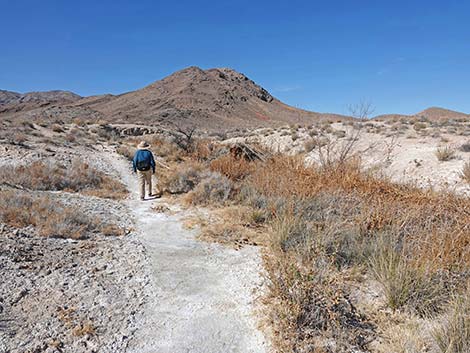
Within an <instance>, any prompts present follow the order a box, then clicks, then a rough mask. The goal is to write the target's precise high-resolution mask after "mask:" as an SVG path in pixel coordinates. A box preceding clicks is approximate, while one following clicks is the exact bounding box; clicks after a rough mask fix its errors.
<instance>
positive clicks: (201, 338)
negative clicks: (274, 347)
mask: <svg viewBox="0 0 470 353" xmlns="http://www.w3.org/2000/svg"><path fill="white" fill-rule="evenodd" d="M109 159H110V162H111V163H112V164H113V165H114V166H115V168H116V169H117V170H118V172H119V173H120V174H121V177H122V179H123V181H124V182H125V184H126V185H127V186H128V188H129V190H131V192H132V197H131V198H130V200H129V201H128V205H129V207H130V209H131V210H132V212H133V216H134V217H135V220H136V224H137V228H138V229H137V231H138V234H139V237H140V240H141V242H142V243H143V245H144V247H145V248H146V249H147V252H148V257H149V262H150V272H151V278H152V282H153V283H152V285H151V286H150V288H149V301H148V304H147V305H146V310H145V313H144V320H143V324H142V327H141V328H140V329H138V330H137V334H136V337H135V339H134V340H133V341H132V342H131V344H130V346H129V349H128V351H129V352H133V353H144V352H148V353H179V352H181V353H182V352H191V353H197V352H201V353H203V352H204V353H211V352H214V353H222V352H240V353H261V352H266V351H267V350H268V349H267V343H266V342H265V339H264V336H263V334H262V333H261V332H260V331H259V330H258V329H257V323H256V319H255V318H254V316H253V300H254V298H256V297H257V296H259V295H260V290H261V289H260V288H261V278H260V275H259V273H260V271H261V264H260V257H259V254H258V250H257V249H256V248H254V247H246V248H244V249H242V250H239V251H236V250H233V249H228V248H225V247H222V246H219V245H216V244H208V243H204V242H200V241H197V240H196V239H195V234H194V232H193V231H190V230H186V229H184V228H183V227H182V222H181V217H182V216H183V215H184V212H179V213H178V214H176V215H165V214H159V213H156V212H155V211H152V210H151V206H152V205H154V204H156V203H159V202H162V201H160V200H154V201H144V202H142V201H140V200H138V198H139V197H138V195H137V180H136V177H135V176H134V175H133V174H132V173H130V169H129V165H128V163H127V162H126V161H124V160H123V159H121V158H116V156H115V155H113V156H110V158H109Z"/></svg>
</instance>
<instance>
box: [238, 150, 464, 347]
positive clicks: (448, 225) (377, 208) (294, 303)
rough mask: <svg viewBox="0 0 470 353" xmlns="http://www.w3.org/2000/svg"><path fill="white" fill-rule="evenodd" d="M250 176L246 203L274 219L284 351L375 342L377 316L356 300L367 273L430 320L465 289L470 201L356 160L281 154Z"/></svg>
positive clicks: (397, 305)
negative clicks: (318, 161)
mask: <svg viewBox="0 0 470 353" xmlns="http://www.w3.org/2000/svg"><path fill="white" fill-rule="evenodd" d="M245 180H246V184H247V189H248V190H249V192H245V195H244V196H243V197H242V199H243V200H244V202H247V203H248V204H250V205H251V206H253V207H256V208H259V209H260V210H263V211H264V212H266V214H268V215H269V217H268V218H269V219H271V223H270V224H271V231H270V234H271V237H270V256H267V257H266V266H267V270H268V273H269V276H270V281H271V285H270V298H271V303H272V304H273V305H272V307H273V312H272V314H271V315H272V324H273V326H274V328H275V330H276V332H278V336H277V342H276V343H277V346H278V347H279V349H280V351H282V352H292V351H301V350H303V349H306V347H317V348H318V349H320V348H321V347H323V343H322V342H327V341H328V340H329V339H334V340H335V342H336V344H337V345H339V346H342V347H343V348H342V349H343V350H345V351H348V350H349V351H350V350H353V349H366V348H367V347H366V343H365V342H366V341H367V339H368V338H367V337H369V338H370V337H373V335H374V333H373V330H372V329H371V325H370V322H368V320H367V318H364V317H362V316H361V315H360V314H359V313H358V312H357V311H356V310H355V309H354V307H353V306H351V305H350V304H348V303H349V301H348V296H347V292H348V289H347V284H348V283H349V282H350V281H351V280H350V278H351V274H352V273H356V272H357V271H359V272H362V273H368V274H369V275H370V276H372V277H375V278H376V279H377V280H378V281H379V282H380V283H381V284H382V286H383V288H384V291H385V294H386V299H387V303H388V305H389V306H390V307H391V308H392V309H400V310H405V311H410V312H413V313H415V314H417V315H421V316H426V317H428V316H433V315H437V314H438V313H440V312H442V311H443V310H445V304H446V302H447V300H448V299H449V297H450V296H451V294H452V293H453V292H455V291H458V290H459V288H461V287H462V285H463V279H465V277H466V269H467V268H468V266H469V265H470V242H469V239H470V201H469V200H468V199H466V198H463V197H458V196H456V195H453V194H446V193H436V192H433V191H429V190H421V189H418V188H415V187H411V186H407V185H399V184H394V183H391V182H389V181H388V180H385V179H381V178H378V177H376V176H374V175H372V174H367V173H364V172H363V171H362V170H361V168H360V165H359V164H358V163H356V162H354V161H352V163H340V164H337V165H329V167H328V168H312V167H307V166H305V164H304V163H303V160H302V159H300V158H296V157H282V156H278V157H275V158H273V159H271V160H269V161H268V162H267V163H264V164H260V165H258V166H257V168H256V170H254V171H253V172H252V173H251V174H250V175H249V176H248V177H247V178H246V179H245ZM338 303H341V304H338ZM361 337H362V338H361ZM361 340H362V341H361ZM323 348H324V347H323ZM338 351H341V350H338Z"/></svg>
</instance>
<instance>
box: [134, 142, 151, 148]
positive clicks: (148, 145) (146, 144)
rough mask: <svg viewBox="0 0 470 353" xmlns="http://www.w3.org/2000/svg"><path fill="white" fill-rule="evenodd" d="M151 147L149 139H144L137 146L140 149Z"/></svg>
mask: <svg viewBox="0 0 470 353" xmlns="http://www.w3.org/2000/svg"><path fill="white" fill-rule="evenodd" d="M149 147H150V144H149V143H148V142H147V141H142V142H141V143H139V145H138V146H137V148H138V149H139V150H145V149H147V148H149Z"/></svg>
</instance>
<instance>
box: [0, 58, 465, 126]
mask: <svg viewBox="0 0 470 353" xmlns="http://www.w3.org/2000/svg"><path fill="white" fill-rule="evenodd" d="M6 116H8V117H10V118H14V119H19V120H21V119H23V120H35V119H49V120H61V121H70V120H73V119H76V118H78V119H81V120H84V121H90V122H97V121H107V122H113V123H133V124H145V125H163V126H167V125H178V126H188V125H191V126H195V127H197V128H199V129H201V130H207V131H221V130H232V129H236V128H253V127H263V126H265V127H266V126H273V127H275V126H280V125H286V124H301V125H304V124H312V123H314V122H316V121H319V120H329V121H344V120H348V119H351V118H350V117H347V116H344V115H338V114H328V113H316V112H310V111H306V110H302V109H298V108H295V107H292V106H289V105H287V104H284V103H283V102H281V101H280V100H278V99H276V98H275V97H273V96H272V95H271V94H270V93H269V92H268V91H267V90H266V89H264V88H262V87H261V86H259V85H258V84H256V83H255V82H254V81H252V80H251V79H249V78H248V77H247V76H245V75H244V74H242V73H239V72H237V71H235V70H233V69H229V68H214V69H208V70H202V69H200V68H198V67H195V66H192V67H188V68H186V69H183V70H180V71H177V72H175V73H173V74H171V75H169V76H167V77H165V78H163V79H162V80H159V81H155V82H154V83H152V84H150V85H148V86H146V87H144V88H141V89H138V90H135V91H131V92H127V93H124V94H120V95H111V94H103V95H97V96H90V97H80V96H79V95H77V94H75V93H72V92H68V91H48V92H31V93H25V94H20V93H16V92H10V91H1V90H0V117H6ZM422 117H425V118H427V119H431V120H434V119H462V118H463V119H466V118H470V115H467V114H464V113H460V112H455V111H452V110H447V109H443V108H436V107H432V108H428V109H426V110H423V111H422V112H420V113H417V114H414V115H401V114H388V115H380V116H377V117H375V119H376V120H387V119H393V120H399V119H402V118H406V119H415V118H422Z"/></svg>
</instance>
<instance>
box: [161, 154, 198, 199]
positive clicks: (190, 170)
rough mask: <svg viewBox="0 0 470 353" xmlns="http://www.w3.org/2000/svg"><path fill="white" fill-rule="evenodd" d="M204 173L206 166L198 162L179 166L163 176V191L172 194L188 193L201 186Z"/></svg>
mask: <svg viewBox="0 0 470 353" xmlns="http://www.w3.org/2000/svg"><path fill="white" fill-rule="evenodd" d="M203 172H204V166H203V165H202V164H201V163H198V162H187V163H185V164H181V165H178V166H176V167H175V168H174V169H172V170H171V171H169V172H166V171H165V172H164V173H163V174H161V176H160V186H161V189H162V191H163V190H165V191H168V192H169V193H171V194H183V193H187V192H189V191H191V190H192V189H194V187H195V186H196V185H197V184H199V182H200V181H201V175H202V174H203Z"/></svg>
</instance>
